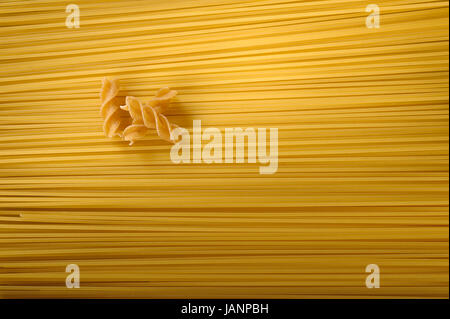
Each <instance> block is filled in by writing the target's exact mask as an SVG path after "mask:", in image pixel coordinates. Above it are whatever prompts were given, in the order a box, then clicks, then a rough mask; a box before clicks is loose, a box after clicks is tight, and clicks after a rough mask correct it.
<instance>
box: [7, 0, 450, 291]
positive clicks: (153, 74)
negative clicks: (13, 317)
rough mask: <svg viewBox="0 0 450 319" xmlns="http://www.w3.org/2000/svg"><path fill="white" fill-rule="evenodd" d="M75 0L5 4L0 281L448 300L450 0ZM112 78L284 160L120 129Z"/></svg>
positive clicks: (22, 285)
mask: <svg viewBox="0 0 450 319" xmlns="http://www.w3.org/2000/svg"><path fill="white" fill-rule="evenodd" d="M73 3H74V4H76V5H78V7H79V10H80V24H79V27H78V28H77V27H73V28H69V27H67V25H66V19H67V17H68V15H69V14H70V13H67V12H66V10H65V9H66V5H67V4H68V3H66V2H63V1H55V0H38V1H0V17H1V19H0V61H1V66H2V67H1V68H0V297H1V298H50V297H60V298H448V274H449V268H448V248H449V247H448V235H449V232H448V231H449V230H448V94H449V93H448V57H449V56H448V52H449V51H448V2H447V1H430V0H414V1H411V0H409V1H406V0H391V1H387V0H380V1H376V2H374V3H376V4H377V5H378V6H379V8H380V27H379V28H368V27H367V26H366V19H367V17H368V16H369V14H370V13H369V12H366V10H365V9H366V6H367V4H368V3H369V2H367V1H360V0H342V1H328V0H324V1H292V0H283V1H282V0H239V1H238V0H228V1H225V0H195V1H191V0H171V1H156V0H151V1H132V0H130V1H85V0H83V1H78V0H77V1H74V2H73ZM104 76H112V77H116V78H119V79H120V83H121V86H122V87H123V89H124V91H123V92H122V91H120V93H118V94H119V95H117V96H116V98H118V99H120V100H121V102H123V101H125V97H126V96H134V97H136V98H138V99H139V100H142V101H149V100H151V98H152V97H153V96H154V95H155V93H156V92H157V90H158V89H159V88H161V87H165V86H167V87H170V88H172V89H174V90H176V91H177V92H178V95H177V98H176V99H174V100H173V101H172V102H171V107H170V108H169V109H168V110H167V112H165V113H164V114H165V115H166V116H167V119H168V121H170V123H172V122H173V123H176V124H177V125H179V126H180V127H183V128H186V129H187V130H188V131H189V132H190V133H191V134H192V126H193V120H201V123H202V127H203V128H204V129H206V128H209V127H214V128H219V129H220V130H221V131H223V130H224V129H225V128H232V127H242V128H247V127H252V128H278V145H279V146H278V147H279V150H278V160H279V163H278V170H277V172H276V173H274V174H272V175H260V174H259V172H258V166H259V163H248V162H247V161H246V162H245V163H221V164H206V163H190V164H174V163H173V162H172V161H171V159H170V150H171V147H172V145H171V144H170V143H167V142H166V141H163V140H162V139H160V137H159V136H158V135H157V134H156V133H155V131H154V130H151V131H150V132H148V134H147V135H146V137H145V138H144V139H142V140H139V141H138V142H136V143H135V145H133V146H132V147H129V146H128V145H127V143H124V141H123V140H121V139H120V138H113V139H108V138H106V137H105V136H104V133H103V120H102V117H101V116H100V115H99V106H100V104H101V102H102V101H100V99H99V89H100V83H101V80H102V78H103V77H104ZM105 100H106V97H105V99H104V100H103V102H104V101H105ZM120 105H124V104H123V103H117V104H114V107H115V111H116V110H117V108H118V107H119V106H120ZM117 111H118V112H119V111H120V112H125V111H123V110H120V109H119V110H117ZM105 114H106V113H105ZM105 116H106V115H105ZM108 128H110V126H108ZM107 131H108V132H109V130H108V129H107ZM113 131H114V133H116V132H118V131H120V129H117V130H116V129H113V130H112V131H111V135H113ZM69 264H76V265H78V266H79V269H80V274H81V281H80V288H73V289H68V288H66V277H67V276H68V273H66V271H65V270H66V266H67V265H69ZM369 264H376V265H378V266H379V268H380V288H375V289H368V288H367V287H366V277H367V276H368V273H366V272H365V269H366V266H367V265H369Z"/></svg>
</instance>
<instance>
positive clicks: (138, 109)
mask: <svg viewBox="0 0 450 319" xmlns="http://www.w3.org/2000/svg"><path fill="white" fill-rule="evenodd" d="M176 94H177V92H176V91H174V90H170V89H169V88H167V87H164V88H161V89H160V90H159V91H158V92H157V94H156V96H155V97H154V98H153V99H152V100H151V101H150V102H148V103H142V102H141V101H140V100H139V99H137V98H136V97H133V96H127V98H126V100H125V102H126V104H125V105H123V106H121V107H120V108H121V109H123V110H126V111H128V112H130V115H131V118H132V119H133V123H132V124H131V125H129V126H128V127H127V128H125V130H124V131H123V139H124V140H125V141H129V142H130V145H133V143H134V141H135V140H138V139H141V138H143V137H144V136H145V135H146V134H147V133H148V132H149V131H150V129H155V130H156V133H157V134H158V136H160V137H161V138H162V139H163V140H166V141H168V142H172V143H173V142H174V141H173V140H172V138H171V132H172V131H173V130H174V129H175V128H177V127H178V125H176V124H173V123H170V122H169V120H168V119H167V117H165V116H164V115H163V114H162V112H165V111H166V110H167V108H168V107H169V103H170V100H171V99H172V98H173V97H174V96H175V95H176Z"/></svg>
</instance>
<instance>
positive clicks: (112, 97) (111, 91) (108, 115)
mask: <svg viewBox="0 0 450 319" xmlns="http://www.w3.org/2000/svg"><path fill="white" fill-rule="evenodd" d="M118 93H119V80H117V79H115V78H106V77H105V78H103V80H102V88H101V91H100V100H101V108H100V114H101V115H102V116H103V119H104V122H103V131H104V132H105V135H106V136H107V137H114V136H122V135H123V130H124V128H125V127H126V126H127V125H128V124H129V122H130V120H129V119H127V117H126V112H124V111H123V110H121V109H120V105H121V104H122V102H123V98H122V97H118V96H117V95H118Z"/></svg>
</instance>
